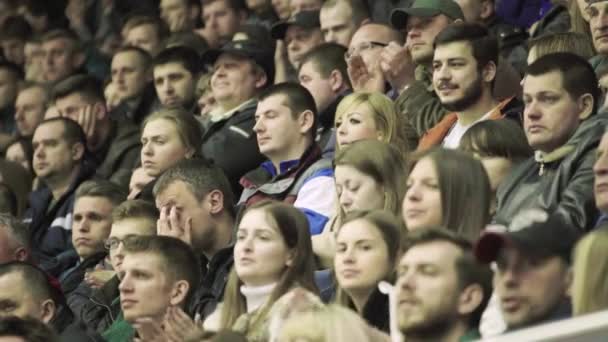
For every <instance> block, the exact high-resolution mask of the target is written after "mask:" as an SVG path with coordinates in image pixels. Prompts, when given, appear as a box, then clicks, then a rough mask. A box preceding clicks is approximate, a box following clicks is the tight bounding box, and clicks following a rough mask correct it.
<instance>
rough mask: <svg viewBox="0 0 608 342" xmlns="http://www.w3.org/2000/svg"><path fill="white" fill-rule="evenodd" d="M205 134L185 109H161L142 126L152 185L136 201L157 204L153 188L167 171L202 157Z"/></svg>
mask: <svg viewBox="0 0 608 342" xmlns="http://www.w3.org/2000/svg"><path fill="white" fill-rule="evenodd" d="M202 144H203V143H202V130H201V125H200V124H199V122H198V121H197V120H196V118H195V117H194V116H193V115H192V114H190V113H188V112H186V111H185V110H183V109H161V110H159V111H157V112H155V113H153V114H151V115H150V116H148V117H147V118H146V119H145V121H144V122H143V124H142V133H141V145H142V146H141V166H142V168H143V170H144V172H145V173H146V174H147V175H148V177H151V178H153V179H154V180H153V181H151V182H150V183H148V184H147V185H146V186H145V187H144V188H143V190H142V191H141V192H140V193H139V194H138V195H137V197H136V198H138V199H144V200H151V201H154V196H153V195H152V188H153V187H154V183H155V180H156V179H157V178H158V177H159V176H160V175H161V174H162V173H163V172H165V170H167V169H168V168H170V167H171V166H173V165H175V164H177V162H179V161H181V160H183V159H190V158H195V157H202V152H201V147H202Z"/></svg>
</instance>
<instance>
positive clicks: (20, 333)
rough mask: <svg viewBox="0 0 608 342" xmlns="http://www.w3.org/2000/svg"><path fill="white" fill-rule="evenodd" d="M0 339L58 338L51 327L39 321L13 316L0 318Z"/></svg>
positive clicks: (54, 341)
mask: <svg viewBox="0 0 608 342" xmlns="http://www.w3.org/2000/svg"><path fill="white" fill-rule="evenodd" d="M15 338H17V339H15ZM0 341H5V342H6V341H14V342H58V341H59V339H58V337H57V334H55V332H54V331H53V329H51V327H49V326H47V325H46V324H44V323H43V322H41V321H39V320H37V319H35V318H19V317H14V316H13V317H7V318H2V319H0Z"/></svg>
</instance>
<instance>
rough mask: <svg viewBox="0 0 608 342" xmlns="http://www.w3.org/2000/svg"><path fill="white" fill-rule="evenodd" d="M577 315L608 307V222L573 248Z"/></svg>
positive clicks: (573, 285) (573, 297)
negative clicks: (607, 276)
mask: <svg viewBox="0 0 608 342" xmlns="http://www.w3.org/2000/svg"><path fill="white" fill-rule="evenodd" d="M573 254H574V268H573V269H574V279H573V283H572V306H573V309H574V315H576V316H579V315H584V314H588V313H592V312H595V311H600V310H606V309H608V282H607V281H606V274H608V225H605V224H604V225H602V226H600V227H599V228H597V229H596V230H594V231H593V232H591V233H589V234H587V235H585V236H584V237H583V238H582V239H581V240H580V241H579V242H578V243H577V244H576V248H575V250H574V253H573Z"/></svg>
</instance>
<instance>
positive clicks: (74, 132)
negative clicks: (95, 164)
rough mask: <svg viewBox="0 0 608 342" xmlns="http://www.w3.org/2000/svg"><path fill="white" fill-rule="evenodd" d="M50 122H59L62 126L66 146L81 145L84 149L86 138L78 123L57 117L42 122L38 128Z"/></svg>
mask: <svg viewBox="0 0 608 342" xmlns="http://www.w3.org/2000/svg"><path fill="white" fill-rule="evenodd" d="M51 122H60V123H61V124H62V125H63V138H64V139H65V140H66V141H67V142H68V144H70V145H74V144H77V143H81V144H82V145H83V146H84V147H85V149H86V146H87V136H86V135H85V134H84V131H83V130H82V127H80V125H79V124H78V122H76V121H74V120H72V119H68V118H64V117H61V116H59V117H54V118H50V119H44V120H42V122H41V123H40V124H39V125H38V127H40V126H42V125H43V124H46V123H51ZM38 127H37V128H36V129H38Z"/></svg>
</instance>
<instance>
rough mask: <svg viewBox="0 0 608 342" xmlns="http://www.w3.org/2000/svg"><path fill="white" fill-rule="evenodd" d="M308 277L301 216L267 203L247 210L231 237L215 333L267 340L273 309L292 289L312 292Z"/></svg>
mask: <svg viewBox="0 0 608 342" xmlns="http://www.w3.org/2000/svg"><path fill="white" fill-rule="evenodd" d="M313 273H314V259H313V254H312V247H311V242H310V230H309V228H308V221H307V219H306V216H305V215H304V214H303V213H302V212H301V211H299V210H298V209H296V208H294V207H293V206H291V205H289V204H285V203H281V202H273V201H262V202H259V203H256V204H255V205H253V206H251V207H249V208H247V211H246V212H245V214H244V215H243V217H242V218H241V221H240V222H239V224H238V229H237V232H236V243H235V245H234V267H233V269H232V272H231V274H230V277H229V280H228V284H227V285H226V290H225V293H224V303H223V305H222V306H221V308H220V309H219V310H221V311H220V316H221V322H220V328H222V329H232V330H234V331H237V332H241V333H244V334H245V335H246V336H247V339H248V341H250V342H257V341H268V335H269V331H268V322H269V317H270V316H269V314H270V311H271V310H272V309H273V306H274V304H275V303H276V302H277V301H278V300H279V299H280V298H281V297H282V296H283V295H285V294H286V293H288V291H289V290H291V289H292V288H295V287H302V288H304V289H306V290H308V291H310V292H313V293H316V292H317V289H316V286H315V284H314V275H313ZM206 325H207V323H206Z"/></svg>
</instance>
